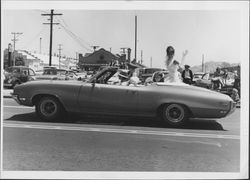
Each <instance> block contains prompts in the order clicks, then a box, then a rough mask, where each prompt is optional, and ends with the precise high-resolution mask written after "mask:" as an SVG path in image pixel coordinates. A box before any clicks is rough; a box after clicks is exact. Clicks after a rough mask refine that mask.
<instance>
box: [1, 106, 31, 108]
mask: <svg viewBox="0 0 250 180" xmlns="http://www.w3.org/2000/svg"><path fill="white" fill-rule="evenodd" d="M3 107H4V108H18V109H23V108H24V109H34V108H35V107H29V106H3Z"/></svg>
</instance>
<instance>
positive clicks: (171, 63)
mask: <svg viewBox="0 0 250 180" xmlns="http://www.w3.org/2000/svg"><path fill="white" fill-rule="evenodd" d="M166 53H167V57H166V61H165V64H166V68H167V70H168V71H169V73H168V75H167V76H166V78H165V80H164V81H165V82H170V83H175V82H182V80H181V78H180V73H179V71H178V70H179V69H180V67H181V66H182V64H183V62H184V59H185V57H186V55H187V53H188V51H187V50H186V51H185V52H183V54H182V60H181V63H179V62H178V61H177V60H174V54H175V50H174V48H173V47H172V46H168V47H167V49H166Z"/></svg>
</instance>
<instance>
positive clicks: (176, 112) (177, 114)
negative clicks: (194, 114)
mask: <svg viewBox="0 0 250 180" xmlns="http://www.w3.org/2000/svg"><path fill="white" fill-rule="evenodd" d="M188 116H189V113H188V110H187V108H186V107H185V106H184V105H180V104H176V103H172V104H168V105H165V106H164V107H163V109H162V119H163V122H164V124H166V125H170V126H172V127H179V126H183V125H184V124H186V122H187V120H188Z"/></svg>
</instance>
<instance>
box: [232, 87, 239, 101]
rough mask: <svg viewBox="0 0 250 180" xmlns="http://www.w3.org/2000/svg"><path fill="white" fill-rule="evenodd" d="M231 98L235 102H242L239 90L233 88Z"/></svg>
mask: <svg viewBox="0 0 250 180" xmlns="http://www.w3.org/2000/svg"><path fill="white" fill-rule="evenodd" d="M231 98H232V99H233V100H234V102H239V101H240V98H239V94H238V90H237V89H235V88H233V90H232V94H231Z"/></svg>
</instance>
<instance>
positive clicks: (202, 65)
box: [201, 54, 205, 72]
mask: <svg viewBox="0 0 250 180" xmlns="http://www.w3.org/2000/svg"><path fill="white" fill-rule="evenodd" d="M201 67H202V72H204V71H205V69H204V54H202V64H201Z"/></svg>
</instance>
